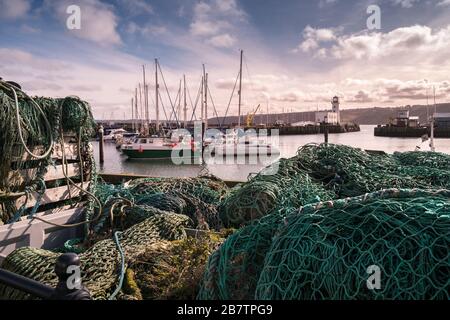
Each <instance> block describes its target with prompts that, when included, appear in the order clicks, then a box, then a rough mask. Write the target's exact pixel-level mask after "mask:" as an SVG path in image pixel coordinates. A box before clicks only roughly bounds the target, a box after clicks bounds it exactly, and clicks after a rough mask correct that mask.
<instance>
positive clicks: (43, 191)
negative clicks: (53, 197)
mask: <svg viewBox="0 0 450 320" xmlns="http://www.w3.org/2000/svg"><path fill="white" fill-rule="evenodd" d="M39 182H40V183H41V184H42V190H41V191H40V192H39V196H38V198H37V200H36V203H35V204H34V206H33V209H31V212H30V214H29V216H28V217H29V218H32V217H33V216H34V215H35V214H36V211H37V209H38V208H39V206H40V205H41V200H42V197H43V196H44V193H45V190H47V187H46V185H45V181H44V180H42V179H40V180H39Z"/></svg>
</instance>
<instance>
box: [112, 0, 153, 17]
mask: <svg viewBox="0 0 450 320" xmlns="http://www.w3.org/2000/svg"><path fill="white" fill-rule="evenodd" d="M120 4H121V5H122V6H124V7H125V8H126V9H127V11H128V12H129V13H130V14H132V15H142V14H153V13H154V10H153V7H152V6H151V5H150V4H148V3H147V2H145V1H144V0H120Z"/></svg>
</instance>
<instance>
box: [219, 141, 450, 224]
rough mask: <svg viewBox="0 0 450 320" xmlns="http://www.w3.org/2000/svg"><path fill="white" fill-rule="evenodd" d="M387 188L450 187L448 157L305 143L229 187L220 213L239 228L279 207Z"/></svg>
mask: <svg viewBox="0 0 450 320" xmlns="http://www.w3.org/2000/svg"><path fill="white" fill-rule="evenodd" d="M386 188H421V189H439V188H445V189H450V156H449V155H446V154H441V153H429V152H427V153H424V152H408V153H396V154H394V155H389V154H373V153H368V152H366V151H364V150H361V149H356V148H352V147H349V146H344V145H333V144H320V145H317V144H308V145H306V146H304V147H302V148H300V149H299V151H298V153H297V155H296V156H294V157H292V158H290V159H281V160H280V161H278V162H276V163H274V164H272V165H271V166H270V167H268V168H266V169H265V170H263V171H262V172H261V173H259V174H258V175H256V176H254V177H252V178H251V179H249V181H247V182H246V183H244V184H241V185H238V186H237V187H235V188H233V189H232V190H231V191H230V192H229V193H228V195H227V196H226V197H225V198H224V201H222V203H221V204H220V206H219V212H220V217H221V219H222V221H223V223H224V225H225V226H232V227H239V226H242V225H245V224H246V223H248V222H250V221H253V220H256V219H259V218H261V217H263V216H265V215H268V214H270V213H272V212H276V211H277V210H278V209H283V208H289V207H299V206H302V205H305V204H308V203H314V202H320V201H325V200H331V199H339V198H343V197H353V196H358V195H361V194H364V193H369V192H374V191H378V190H382V189H386Z"/></svg>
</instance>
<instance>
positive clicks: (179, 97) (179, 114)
mask: <svg viewBox="0 0 450 320" xmlns="http://www.w3.org/2000/svg"><path fill="white" fill-rule="evenodd" d="M181 82H182V80H181V79H180V86H179V87H178V108H177V116H176V118H175V120H176V121H177V128H178V126H181V125H180V124H179V123H180V119H181Z"/></svg>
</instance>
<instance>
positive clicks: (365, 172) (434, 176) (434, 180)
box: [295, 144, 450, 198]
mask: <svg viewBox="0 0 450 320" xmlns="http://www.w3.org/2000/svg"><path fill="white" fill-rule="evenodd" d="M295 158H296V159H297V161H298V162H299V165H300V166H301V167H302V169H303V170H304V171H305V172H306V173H307V174H308V175H309V176H311V177H312V178H314V179H317V180H319V181H321V182H322V184H323V185H324V187H325V188H326V189H328V190H333V191H334V192H335V193H336V195H337V197H339V198H342V197H352V196H358V195H361V194H364V193H367V192H374V191H377V190H381V189H386V188H421V189H435V188H446V189H450V166H448V164H449V163H450V156H449V155H446V154H442V153H431V152H426V153H424V152H408V153H404V154H402V153H396V154H394V155H389V154H382V155H379V154H371V153H367V152H366V151H364V150H361V149H356V148H352V147H349V146H344V145H333V144H321V145H316V144H309V145H306V146H304V147H302V148H300V149H299V151H298V153H297V156H296V157H295Z"/></svg>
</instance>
